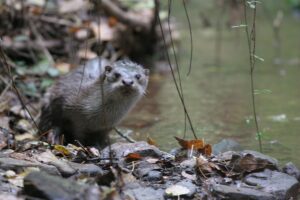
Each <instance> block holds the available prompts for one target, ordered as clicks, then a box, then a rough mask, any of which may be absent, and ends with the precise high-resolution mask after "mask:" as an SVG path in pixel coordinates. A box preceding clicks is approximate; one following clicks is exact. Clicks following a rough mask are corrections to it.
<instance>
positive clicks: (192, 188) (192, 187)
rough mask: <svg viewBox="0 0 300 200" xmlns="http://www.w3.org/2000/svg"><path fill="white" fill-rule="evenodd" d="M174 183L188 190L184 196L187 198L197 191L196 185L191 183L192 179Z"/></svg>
mask: <svg viewBox="0 0 300 200" xmlns="http://www.w3.org/2000/svg"><path fill="white" fill-rule="evenodd" d="M176 185H180V186H183V187H186V188H188V189H189V191H190V192H189V193H188V194H186V195H184V196H187V197H189V198H191V197H193V196H194V194H195V193H196V191H197V186H196V185H195V184H194V183H192V181H190V180H187V179H185V180H182V181H180V182H178V183H176Z"/></svg>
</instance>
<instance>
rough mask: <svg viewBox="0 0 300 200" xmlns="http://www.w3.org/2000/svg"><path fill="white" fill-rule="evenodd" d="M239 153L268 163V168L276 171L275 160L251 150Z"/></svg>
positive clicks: (276, 164) (276, 162) (276, 163)
mask: <svg viewBox="0 0 300 200" xmlns="http://www.w3.org/2000/svg"><path fill="white" fill-rule="evenodd" d="M241 153H242V155H243V156H244V155H246V154H250V155H253V156H254V157H255V158H256V159H261V160H266V161H267V162H268V163H269V165H268V168H273V169H278V161H277V160H276V159H275V158H272V157H270V156H267V155H265V154H262V153H259V152H257V151H251V150H244V151H242V152H241Z"/></svg>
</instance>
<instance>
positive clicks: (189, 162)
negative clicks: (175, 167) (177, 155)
mask: <svg viewBox="0 0 300 200" xmlns="http://www.w3.org/2000/svg"><path fill="white" fill-rule="evenodd" d="M195 166H196V159H195V158H190V159H187V160H184V161H182V162H181V163H180V167H182V168H183V169H186V168H188V169H193V168H194V167H195Z"/></svg>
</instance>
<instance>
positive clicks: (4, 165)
mask: <svg viewBox="0 0 300 200" xmlns="http://www.w3.org/2000/svg"><path fill="white" fill-rule="evenodd" d="M27 167H38V168H40V169H41V170H43V171H45V172H47V173H49V174H53V175H60V172H59V171H58V170H57V168H56V167H54V166H52V165H46V164H42V163H39V162H30V161H25V160H19V159H14V158H8V157H3V158H0V169H3V170H14V171H24V169H25V168H27Z"/></svg>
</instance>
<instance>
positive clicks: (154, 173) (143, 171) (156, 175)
mask: <svg viewBox="0 0 300 200" xmlns="http://www.w3.org/2000/svg"><path fill="white" fill-rule="evenodd" d="M160 170H162V169H161V167H159V166H158V165H157V164H151V163H149V162H147V161H140V162H139V164H138V165H137V166H136V170H135V172H136V174H137V176H138V177H139V178H140V179H142V180H144V181H159V180H161V179H162V173H161V172H160Z"/></svg>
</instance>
